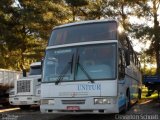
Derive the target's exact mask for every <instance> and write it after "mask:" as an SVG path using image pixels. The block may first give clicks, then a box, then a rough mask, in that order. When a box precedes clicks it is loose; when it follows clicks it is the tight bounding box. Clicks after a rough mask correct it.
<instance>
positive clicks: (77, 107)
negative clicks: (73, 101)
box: [67, 106, 80, 110]
mask: <svg viewBox="0 0 160 120" xmlns="http://www.w3.org/2000/svg"><path fill="white" fill-rule="evenodd" d="M67 110H80V107H79V106H67Z"/></svg>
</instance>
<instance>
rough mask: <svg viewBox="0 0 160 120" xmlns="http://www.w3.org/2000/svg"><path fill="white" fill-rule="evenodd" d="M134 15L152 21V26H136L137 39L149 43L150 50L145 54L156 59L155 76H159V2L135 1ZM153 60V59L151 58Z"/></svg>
mask: <svg viewBox="0 0 160 120" xmlns="http://www.w3.org/2000/svg"><path fill="white" fill-rule="evenodd" d="M137 5H138V6H136V9H135V10H136V13H137V16H138V17H143V18H145V20H146V21H152V23H153V25H152V26H149V25H148V24H145V25H140V26H137V29H136V31H137V38H143V39H145V40H147V41H151V45H150V48H149V49H148V50H147V52H146V53H148V54H149V55H152V56H153V55H155V57H156V65H157V69H156V74H160V63H159V61H160V53H159V52H160V36H159V33H160V26H159V22H158V10H159V5H160V1H159V0H152V1H151V0H140V1H137ZM152 59H153V58H152Z"/></svg>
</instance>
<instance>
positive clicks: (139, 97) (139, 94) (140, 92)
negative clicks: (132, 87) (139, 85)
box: [138, 89, 142, 100]
mask: <svg viewBox="0 0 160 120" xmlns="http://www.w3.org/2000/svg"><path fill="white" fill-rule="evenodd" d="M141 95H142V91H141V90H140V89H139V90H138V99H139V100H140V99H141Z"/></svg>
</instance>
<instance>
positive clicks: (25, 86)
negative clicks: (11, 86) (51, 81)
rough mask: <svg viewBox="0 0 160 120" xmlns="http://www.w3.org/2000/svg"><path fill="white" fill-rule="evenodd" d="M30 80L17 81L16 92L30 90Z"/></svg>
mask: <svg viewBox="0 0 160 120" xmlns="http://www.w3.org/2000/svg"><path fill="white" fill-rule="evenodd" d="M30 82H31V81H30V80H22V81H17V93H22V92H30Z"/></svg>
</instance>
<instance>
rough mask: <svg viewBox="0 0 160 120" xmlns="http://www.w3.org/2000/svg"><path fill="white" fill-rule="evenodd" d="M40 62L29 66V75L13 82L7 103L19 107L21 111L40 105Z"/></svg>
mask: <svg viewBox="0 0 160 120" xmlns="http://www.w3.org/2000/svg"><path fill="white" fill-rule="evenodd" d="M41 71H42V70H41V62H35V63H32V64H31V65H30V71H29V75H28V76H27V77H23V78H21V79H18V80H16V81H15V87H14V89H12V90H10V95H9V103H10V104H11V105H16V106H19V107H20V108H21V109H22V110H25V109H29V108H30V107H31V105H40V85H41Z"/></svg>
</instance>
